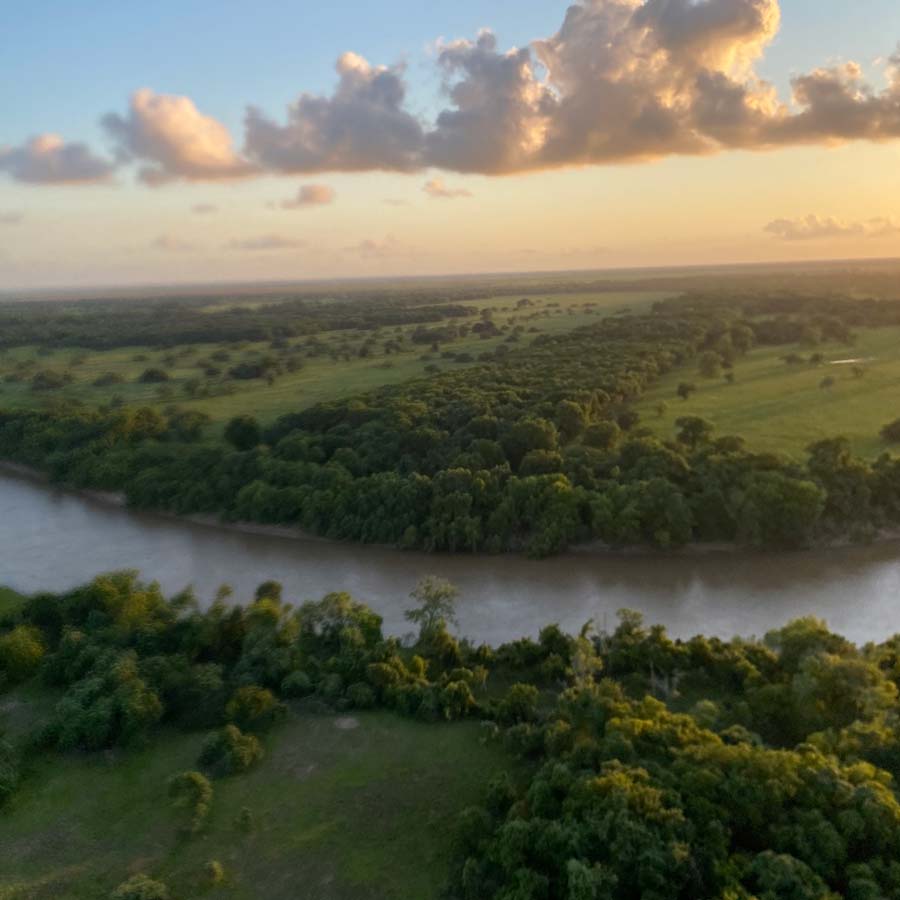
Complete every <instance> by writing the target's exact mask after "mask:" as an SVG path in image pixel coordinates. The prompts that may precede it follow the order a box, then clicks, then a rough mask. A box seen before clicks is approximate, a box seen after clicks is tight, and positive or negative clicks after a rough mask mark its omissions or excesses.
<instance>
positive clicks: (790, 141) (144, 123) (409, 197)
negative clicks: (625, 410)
mask: <svg viewBox="0 0 900 900" xmlns="http://www.w3.org/2000/svg"><path fill="white" fill-rule="evenodd" d="M0 27H2V31H0V51H2V52H0V111H2V115H0V289H10V288H17V287H39V286H51V285H56V286H84V285H110V284H132V283H168V282H181V281H184V282H189V281H210V280H255V279H292V278H297V279H303V278H320V277H330V276H364V275H395V274H397V275H402V274H410V275H413V274H426V273H456V272H480V271H505V270H516V271H523V270H537V269H564V268H572V269H574V268H612V267H623V266H644V265H648V266H656V265H679V264H699V263H727V262H756V261H760V262H761V261H769V260H792V259H827V258H849V257H885V256H900V56H898V53H900V51H898V40H900V4H898V3H897V0H866V2H865V3H851V2H848V0H818V2H815V3H811V2H810V0H781V3H780V4H779V2H778V0H582V2H581V3H577V4H574V5H570V4H567V3H563V2H556V0H492V2H474V0H457V2H455V3H453V4H449V3H448V4H444V3H438V4H432V3H423V2H422V0H415V2H413V0H389V2H385V3H380V4H376V3H362V2H351V0H332V2H330V3H328V4H312V3H299V2H275V0H257V2H255V3H252V4H251V3H246V2H237V0H217V2H211V0H189V2H185V0H178V2H175V0H155V2H153V3H123V2H121V0H115V2H113V0H93V2H90V3H81V4H73V3H70V2H66V0H31V2H29V3H27V4H6V5H4V9H3V19H2V26H0Z"/></svg>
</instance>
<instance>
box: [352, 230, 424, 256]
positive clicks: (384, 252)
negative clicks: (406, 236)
mask: <svg viewBox="0 0 900 900" xmlns="http://www.w3.org/2000/svg"><path fill="white" fill-rule="evenodd" d="M344 249H345V250H346V251H347V252H349V253H355V254H357V255H358V256H362V257H364V258H366V259H386V258H388V257H391V256H402V255H404V254H407V253H409V250H408V249H406V248H404V246H403V245H402V244H401V243H400V241H398V240H397V238H395V237H394V236H393V235H391V234H389V235H387V237H385V238H384V240H381V241H379V240H376V239H374V238H366V239H365V240H362V241H360V242H359V243H358V244H352V245H351V246H349V247H345V248H344Z"/></svg>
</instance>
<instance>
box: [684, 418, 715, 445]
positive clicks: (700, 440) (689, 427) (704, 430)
mask: <svg viewBox="0 0 900 900" xmlns="http://www.w3.org/2000/svg"><path fill="white" fill-rule="evenodd" d="M675 426H676V428H678V441H679V443H682V444H686V445H687V446H688V447H691V448H696V447H697V446H698V445H699V444H704V443H706V442H707V441H709V439H710V438H711V437H712V433H713V431H714V430H715V426H714V425H713V424H712V422H708V421H707V420H706V419H701V418H700V417H699V416H682V417H681V418H680V419H676V420H675Z"/></svg>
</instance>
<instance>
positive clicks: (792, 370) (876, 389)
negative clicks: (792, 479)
mask: <svg viewBox="0 0 900 900" xmlns="http://www.w3.org/2000/svg"><path fill="white" fill-rule="evenodd" d="M792 352H793V353H797V354H798V355H800V356H802V357H804V358H805V359H807V360H808V359H809V357H810V355H811V354H813V353H816V352H819V353H822V355H823V357H824V363H823V364H820V365H810V364H808V363H807V364H802V365H788V364H786V363H785V362H784V359H783V358H784V357H785V356H786V355H787V354H789V353H792ZM847 359H859V360H864V361H863V362H860V363H858V365H859V366H860V367H861V368H863V369H864V371H865V374H864V375H863V377H856V376H855V375H854V372H853V368H854V366H853V365H851V364H847V365H834V362H835V361H840V360H847ZM734 375H735V383H734V384H732V385H729V384H727V383H726V382H725V381H724V380H722V379H716V380H714V381H712V380H705V379H703V378H702V377H701V376H700V374H699V373H698V372H697V371H696V368H695V367H691V368H684V369H681V370H678V371H675V372H671V373H669V374H668V375H666V376H665V377H664V378H663V379H661V380H660V382H659V383H658V384H657V385H655V386H654V387H653V388H652V389H651V390H649V391H648V392H647V393H646V394H645V395H644V396H643V397H642V398H641V401H640V403H639V404H638V405H637V410H638V412H640V414H641V419H642V424H644V425H646V426H648V427H650V428H652V429H654V430H655V431H656V432H657V433H658V434H659V435H660V436H661V437H665V438H671V437H672V436H673V435H674V434H675V430H676V428H675V420H676V419H678V418H679V417H680V416H701V417H703V418H705V419H708V420H709V421H710V422H712V423H713V424H714V425H715V426H716V433H717V434H718V435H726V434H735V435H740V436H741V437H743V438H745V440H746V441H747V445H748V447H749V448H751V449H754V450H758V451H770V452H777V453H784V454H787V455H789V456H791V457H793V458H795V459H798V460H799V459H803V458H804V457H805V448H806V447H808V446H809V445H810V444H811V443H813V442H815V441H818V440H821V439H823V438H828V437H835V436H837V435H844V436H846V437H848V438H849V439H850V441H851V443H852V446H853V449H854V451H855V452H856V453H858V454H859V455H861V456H865V457H869V458H874V457H876V456H878V455H879V454H880V453H882V452H884V451H885V450H887V449H889V447H888V445H886V444H885V443H884V441H882V439H881V438H880V436H879V432H880V431H881V428H882V426H883V425H885V424H886V423H888V422H890V421H893V420H894V419H897V418H900V329H898V328H883V329H865V330H861V331H860V332H859V333H858V339H857V342H856V344H855V345H854V346H852V347H847V346H840V345H827V346H823V347H815V348H812V349H810V348H809V347H778V348H770V347H766V348H761V349H757V350H753V351H751V352H750V353H749V354H748V355H747V356H746V357H744V358H740V359H738V361H737V363H736V365H735V369H734ZM828 376H830V377H832V378H834V380H835V384H834V386H833V387H831V388H827V389H825V388H822V387H821V386H820V385H821V383H822V381H823V379H825V378H826V377H828ZM682 381H687V382H692V383H693V384H695V385H696V386H697V392H696V393H695V394H693V395H692V396H691V397H690V398H689V399H688V400H686V401H682V400H680V399H678V397H677V396H676V393H675V392H676V388H677V386H678V384H679V383H680V382H682ZM660 403H665V404H666V407H667V409H666V411H665V413H664V414H663V415H662V416H660V415H659V414H658V411H657V407H658V405H659V404H660Z"/></svg>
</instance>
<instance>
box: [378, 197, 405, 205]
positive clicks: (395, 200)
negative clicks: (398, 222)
mask: <svg viewBox="0 0 900 900" xmlns="http://www.w3.org/2000/svg"><path fill="white" fill-rule="evenodd" d="M381 202H382V203H384V204H385V205H386V206H409V200H404V199H402V198H400V197H385V198H384V200H382V201H381Z"/></svg>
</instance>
